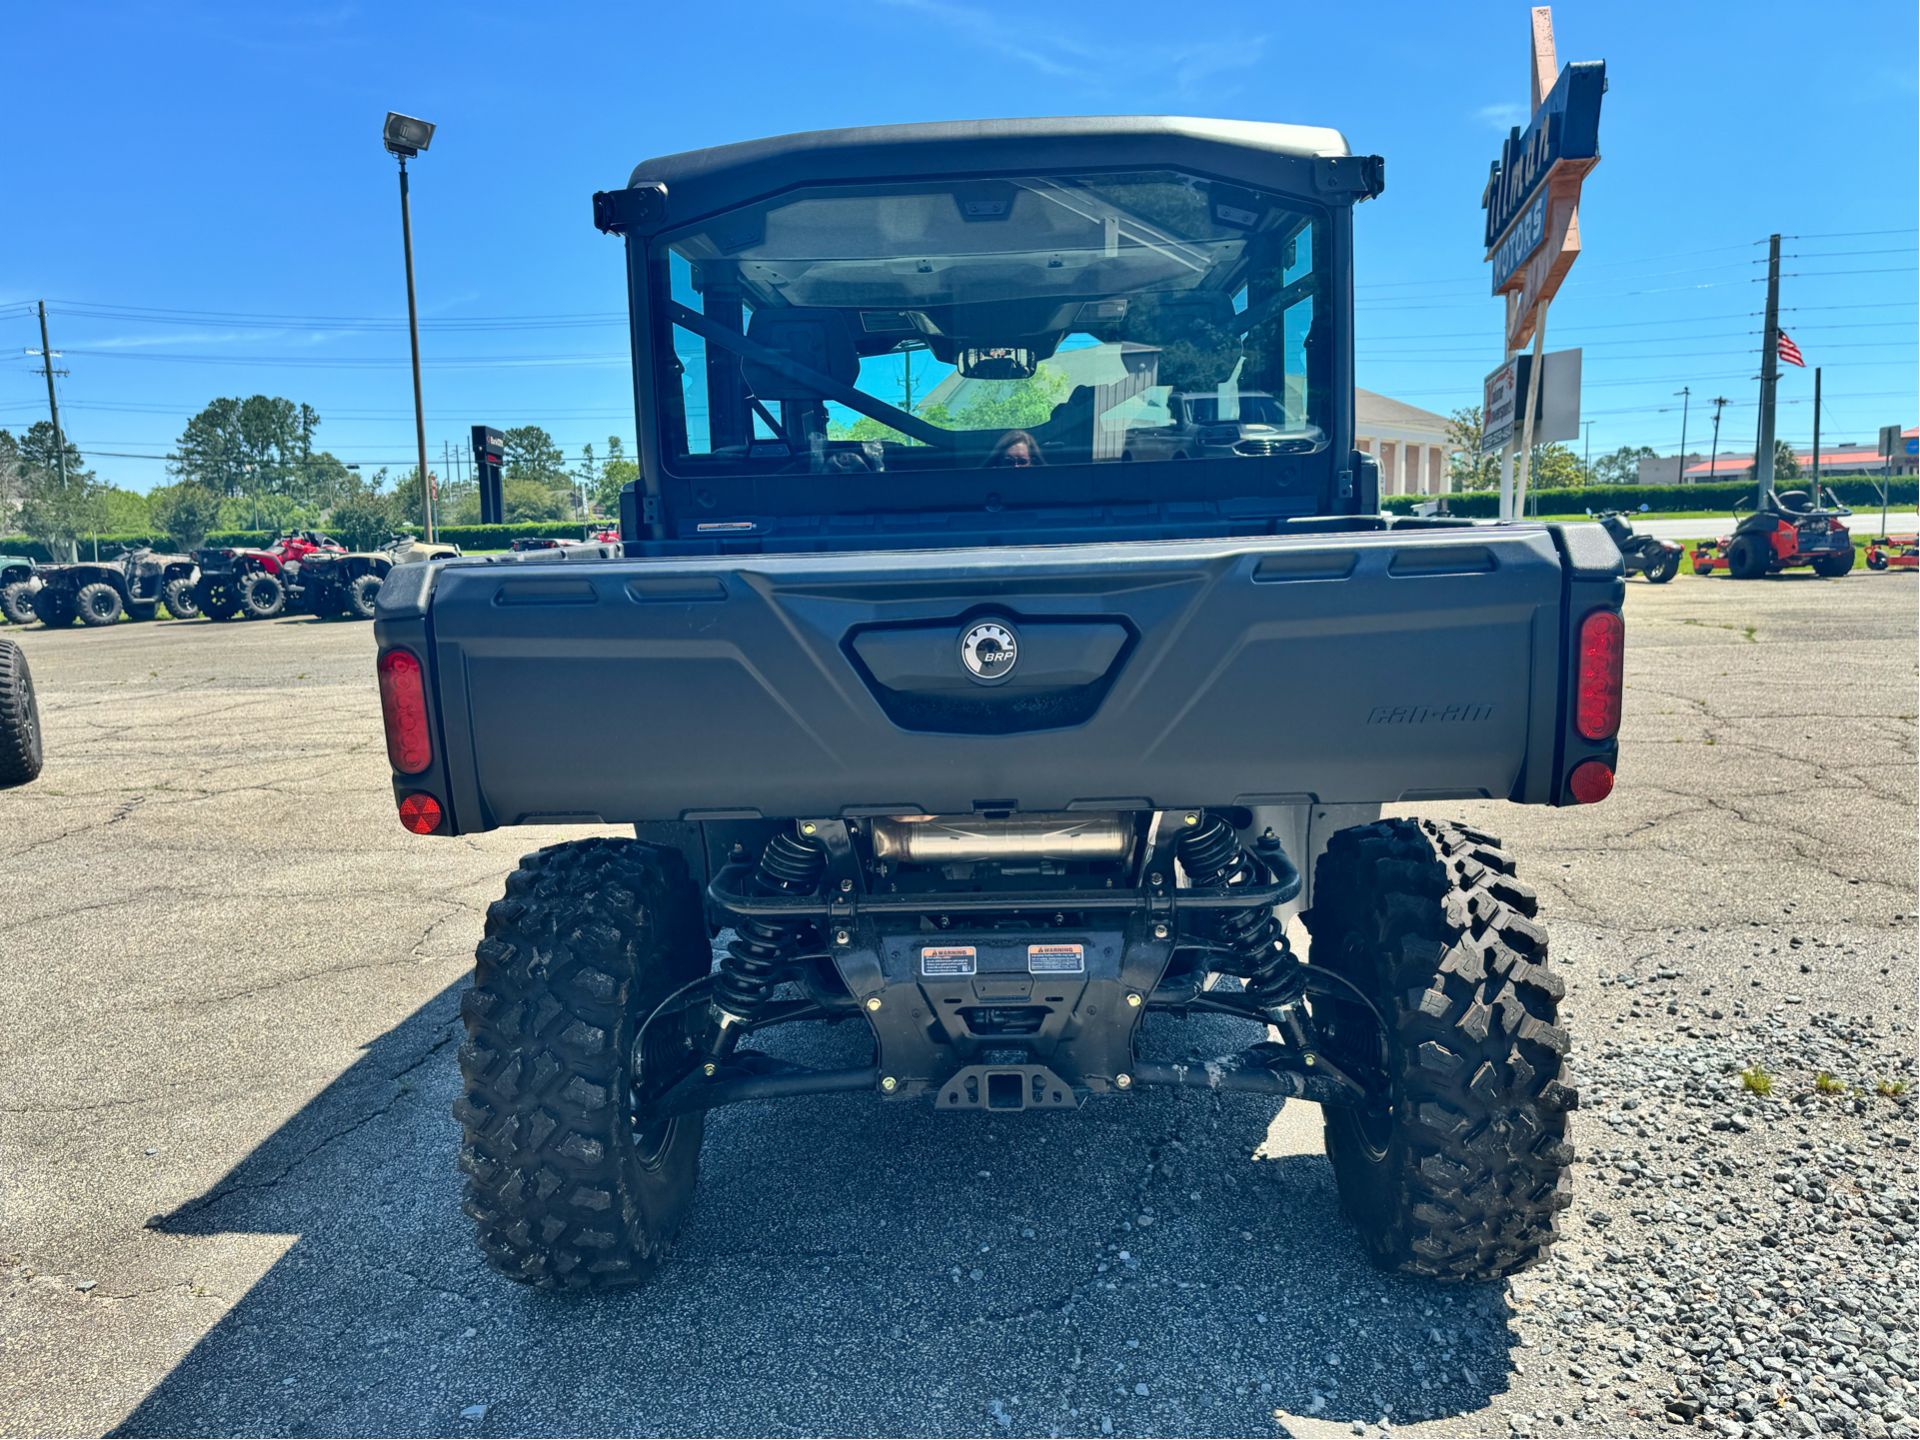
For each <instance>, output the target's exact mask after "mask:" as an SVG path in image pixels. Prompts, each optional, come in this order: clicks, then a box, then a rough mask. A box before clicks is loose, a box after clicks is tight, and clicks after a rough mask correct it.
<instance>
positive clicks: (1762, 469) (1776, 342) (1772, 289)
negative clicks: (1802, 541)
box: [1753, 235, 1780, 508]
mask: <svg viewBox="0 0 1920 1440" xmlns="http://www.w3.org/2000/svg"><path fill="white" fill-rule="evenodd" d="M1779 381H1780V237H1779V236H1778V235H1773V236H1770V237H1768V240H1767V320H1766V329H1765V330H1764V331H1763V332H1762V334H1761V337H1760V439H1759V441H1758V442H1757V444H1756V446H1755V449H1754V455H1753V481H1754V492H1755V493H1754V504H1755V508H1758V507H1759V506H1761V505H1764V504H1765V503H1766V501H1767V497H1769V496H1770V495H1772V494H1773V390H1774V386H1775V385H1777V384H1778V383H1779Z"/></svg>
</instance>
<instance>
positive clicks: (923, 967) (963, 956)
mask: <svg viewBox="0 0 1920 1440" xmlns="http://www.w3.org/2000/svg"><path fill="white" fill-rule="evenodd" d="M976 968H977V965H976V962H975V960H974V956H973V946H971V945H926V946H923V947H921V950H920V973H921V974H922V975H971V974H973V973H974V971H975V969H976Z"/></svg>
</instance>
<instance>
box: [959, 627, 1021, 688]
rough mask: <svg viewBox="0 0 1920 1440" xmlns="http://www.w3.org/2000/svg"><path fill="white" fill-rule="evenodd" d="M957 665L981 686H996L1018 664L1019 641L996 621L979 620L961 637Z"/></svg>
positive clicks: (1011, 672) (1009, 630) (1011, 631)
mask: <svg viewBox="0 0 1920 1440" xmlns="http://www.w3.org/2000/svg"><path fill="white" fill-rule="evenodd" d="M960 663H961V664H962V665H965V666H966V667H967V673H968V674H969V675H971V676H972V677H973V678H974V679H976V680H978V681H979V682H980V683H981V684H982V685H998V684H999V683H1000V682H1001V681H1003V680H1005V679H1006V678H1007V677H1008V676H1009V675H1011V674H1013V667H1014V666H1015V665H1017V664H1019V663H1020V641H1019V638H1018V637H1017V636H1016V635H1015V634H1014V633H1013V630H1012V627H1010V626H1008V625H1006V624H1004V623H1003V622H1001V621H999V620H982V621H981V622H980V623H979V624H978V625H974V626H972V627H970V628H969V629H968V630H967V633H966V634H964V635H962V636H961V637H960Z"/></svg>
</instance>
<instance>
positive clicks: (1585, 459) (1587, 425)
mask: <svg viewBox="0 0 1920 1440" xmlns="http://www.w3.org/2000/svg"><path fill="white" fill-rule="evenodd" d="M1580 428H1581V429H1582V430H1583V431H1585V432H1586V442H1587V443H1586V451H1585V453H1584V454H1583V455H1582V456H1581V457H1580V468H1581V469H1582V470H1585V471H1586V472H1587V484H1589V485H1591V484H1593V421H1591V420H1582V421H1581V422H1580Z"/></svg>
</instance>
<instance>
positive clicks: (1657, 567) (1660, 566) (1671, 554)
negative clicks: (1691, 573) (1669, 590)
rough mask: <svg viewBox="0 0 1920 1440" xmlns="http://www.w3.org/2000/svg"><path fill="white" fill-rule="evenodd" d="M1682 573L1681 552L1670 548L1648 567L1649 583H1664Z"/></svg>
mask: <svg viewBox="0 0 1920 1440" xmlns="http://www.w3.org/2000/svg"><path fill="white" fill-rule="evenodd" d="M1679 573H1680V552H1679V551H1678V550H1669V551H1668V552H1666V553H1665V554H1664V555H1662V556H1661V557H1660V558H1659V559H1658V560H1655V561H1654V562H1653V564H1651V565H1649V566H1648V567H1647V583H1648V584H1650V585H1664V584H1666V583H1667V582H1668V581H1669V580H1671V579H1672V578H1673V577H1674V576H1676V575H1678V574H1679Z"/></svg>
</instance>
